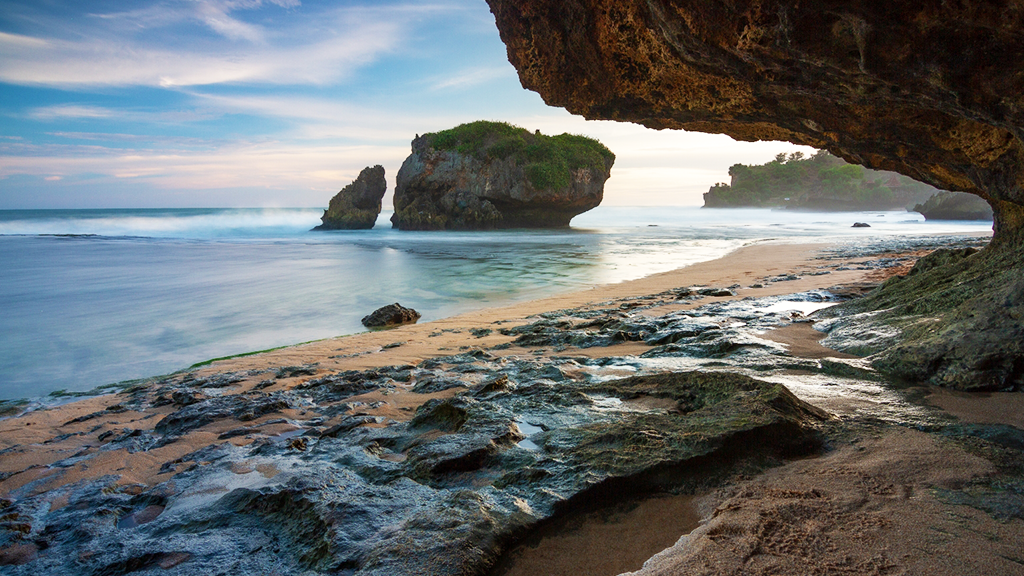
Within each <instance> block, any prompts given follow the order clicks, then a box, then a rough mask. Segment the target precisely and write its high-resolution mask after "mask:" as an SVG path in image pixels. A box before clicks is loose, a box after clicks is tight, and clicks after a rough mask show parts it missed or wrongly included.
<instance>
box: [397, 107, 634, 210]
mask: <svg viewBox="0 0 1024 576" xmlns="http://www.w3.org/2000/svg"><path fill="white" fill-rule="evenodd" d="M614 160H615V155H614V154H612V153H611V152H610V151H609V150H608V149H607V148H605V147H604V146H603V145H601V144H600V143H599V142H597V141H596V140H592V139H590V138H586V137H583V136H575V135H571V134H561V135H558V136H544V135H542V134H540V133H539V132H536V133H533V132H529V131H527V130H525V129H523V128H519V127H516V126H511V125H509V124H504V123H500V122H483V121H481V122H472V123H470V124H463V125H461V126H457V127H456V128H452V129H450V130H444V131H441V132H437V133H431V134H424V135H423V136H418V137H416V139H415V140H413V142H412V154H411V155H410V156H409V157H408V158H407V159H406V160H405V162H404V163H403V164H402V167H401V169H400V170H399V171H398V182H397V186H396V188H395V214H394V216H392V218H391V222H392V225H393V226H394V227H395V228H399V229H402V230H474V229H489V228H554V227H563V226H568V225H569V220H571V219H572V217H573V216H576V215H577V214H579V213H581V212H586V211H587V210H590V209H591V208H594V207H595V206H597V205H598V204H600V203H601V199H602V198H603V196H604V183H605V181H606V180H607V179H608V177H609V176H610V171H611V166H612V163H613V162H614Z"/></svg>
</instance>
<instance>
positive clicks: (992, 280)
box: [819, 242, 1024, 391]
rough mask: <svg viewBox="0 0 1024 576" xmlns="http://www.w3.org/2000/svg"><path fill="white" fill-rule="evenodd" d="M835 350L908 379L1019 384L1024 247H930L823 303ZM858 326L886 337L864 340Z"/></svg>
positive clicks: (996, 386) (991, 386) (1023, 362)
mask: <svg viewBox="0 0 1024 576" xmlns="http://www.w3.org/2000/svg"><path fill="white" fill-rule="evenodd" d="M819 315H824V316H833V317H835V320H832V321H830V322H828V323H826V325H827V327H828V329H829V331H830V335H829V337H828V338H827V339H826V340H825V341H823V343H824V344H825V345H827V346H829V347H831V348H835V349H837V350H844V351H849V352H853V353H860V354H874V359H873V365H874V366H875V368H878V369H879V370H882V371H883V372H886V373H888V374H890V375H893V376H896V377H898V378H902V379H905V380H909V381H917V382H921V381H925V382H929V383H931V384H936V385H939V386H947V387H951V388H956V389H961V390H974V391H983V390H1024V322H1022V320H1024V252H1022V251H1021V246H1020V243H1017V242H1010V243H1006V242H996V243H994V244H993V245H990V246H988V247H986V248H985V249H984V250H981V251H975V250H973V249H965V250H937V251H935V252H933V253H932V254H931V255H929V256H926V257H924V258H922V259H921V260H919V261H918V263H917V265H916V266H915V267H914V268H913V269H912V270H911V271H910V273H909V274H908V275H907V276H906V277H899V276H897V277H893V278H890V279H889V280H887V281H886V282H885V283H884V284H883V285H882V286H880V287H879V288H878V289H877V290H875V291H874V292H872V293H871V294H869V295H868V296H867V297H865V298H863V299H860V300H854V301H850V302H848V303H846V304H842V305H839V306H836V307H834V308H832V309H828V310H824V311H822V312H820V313H819ZM864 334H876V335H877V334H883V335H886V334H887V335H888V337H883V338H875V339H869V340H870V341H869V340H866V339H865V338H864V337H863V335H864Z"/></svg>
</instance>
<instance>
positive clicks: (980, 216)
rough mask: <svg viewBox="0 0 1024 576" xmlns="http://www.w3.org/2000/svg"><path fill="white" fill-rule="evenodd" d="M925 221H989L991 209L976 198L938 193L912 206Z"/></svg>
mask: <svg viewBox="0 0 1024 576" xmlns="http://www.w3.org/2000/svg"><path fill="white" fill-rule="evenodd" d="M914 212H920V213H921V215H922V216H924V219H925V220H991V219H992V207H991V206H989V205H988V203H986V202H985V201H984V200H982V199H980V198H978V197H977V196H972V195H969V194H960V193H957V192H939V193H938V194H936V195H934V196H932V197H931V198H929V199H928V200H926V201H925V202H924V203H923V204H918V205H917V206H914Z"/></svg>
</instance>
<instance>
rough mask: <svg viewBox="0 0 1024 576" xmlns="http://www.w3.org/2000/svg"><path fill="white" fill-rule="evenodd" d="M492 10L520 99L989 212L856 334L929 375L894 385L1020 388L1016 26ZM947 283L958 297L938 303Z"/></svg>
mask: <svg viewBox="0 0 1024 576" xmlns="http://www.w3.org/2000/svg"><path fill="white" fill-rule="evenodd" d="M488 3H489V4H490V7H491V11H492V12H493V13H494V15H495V21H496V23H497V26H498V30H499V32H500V34H501V38H502V40H503V41H504V42H505V45H506V47H507V49H508V58H509V61H510V62H511V63H512V64H513V65H514V66H515V67H516V69H517V70H518V71H519V77H520V80H521V81H522V83H523V85H524V86H525V87H526V88H529V89H531V90H535V91H537V92H539V93H540V94H541V96H542V97H543V98H544V100H545V102H547V103H548V104H550V105H554V106H561V107H564V108H566V109H567V110H569V111H570V112H572V113H574V114H580V115H582V116H584V117H586V118H590V119H610V120H618V121H627V122H636V123H639V124H643V125H645V126H649V127H651V128H658V129H663V128H671V129H685V130H696V131H701V132H712V133H722V134H728V135H729V136H732V137H733V138H736V139H738V140H750V141H754V140H787V141H790V142H794V143H798V144H805V145H809V146H814V147H816V148H820V149H826V150H828V151H829V152H831V153H833V154H835V155H836V156H839V157H841V158H843V159H844V160H847V161H848V162H852V163H856V164H863V165H865V166H868V167H871V168H877V169H883V170H891V171H894V172H899V173H901V174H905V175H907V176H910V177H912V178H914V179H916V180H919V181H921V182H925V183H927V184H930V185H932V186H935V187H937V188H940V189H945V190H954V191H962V192H970V193H972V194H976V195H978V196H980V197H981V198H983V199H985V200H986V201H988V203H989V204H991V205H992V207H993V219H994V226H993V228H994V232H995V234H994V237H993V241H992V243H991V244H990V246H989V247H988V248H987V249H986V250H984V251H983V252H982V253H981V254H979V255H977V256H976V257H972V258H969V259H965V260H964V261H963V262H962V263H960V264H957V265H955V266H954V267H951V268H949V269H947V270H945V271H942V270H932V271H931V272H929V274H928V275H934V278H933V280H935V282H933V283H931V284H927V283H924V282H920V283H915V284H914V286H915V290H916V291H907V290H905V289H901V290H899V291H897V292H894V293H892V294H890V295H888V296H885V297H884V298H883V299H884V300H886V301H888V302H889V303H890V304H895V306H893V307H891V308H889V309H887V310H886V311H884V312H881V313H879V314H875V315H873V316H871V317H870V318H864V317H861V318H860V320H859V321H861V322H871V323H873V324H875V325H877V326H878V327H879V329H880V330H890V331H891V330H896V331H897V332H899V333H900V334H901V335H902V336H901V339H900V342H901V343H902V344H901V345H900V346H898V347H894V348H892V349H887V350H879V351H878V356H877V359H878V362H879V363H878V365H879V366H886V367H896V366H910V365H911V364H914V363H916V364H919V365H920V366H923V368H921V369H915V370H913V371H900V369H897V373H898V374H907V375H909V374H913V375H914V377H915V378H918V379H924V380H928V381H930V382H933V383H935V384H940V385H946V386H953V387H964V386H971V385H972V384H971V383H972V382H976V381H985V382H987V383H988V386H990V387H994V388H998V389H1004V388H1010V389H1012V388H1021V387H1024V370H1022V369H1021V366H1024V353H1022V351H1021V348H1020V346H1018V345H1017V344H1015V343H1016V342H1020V341H1022V340H1024V321H1022V320H1021V319H1022V318H1024V300H1022V299H1021V298H1019V296H1018V295H1019V294H1020V293H1021V291H1020V285H1021V282H1022V280H1021V275H1022V274H1024V270H1022V264H1024V42H1022V41H1021V38H1022V37H1024V12H1022V11H1021V10H1018V9H1016V8H1015V7H1012V6H1011V5H1009V4H1006V3H999V2H973V1H967V2H956V3H951V2H939V1H937V0H936V1H929V2H917V3H892V2H889V3H886V2H869V1H864V0H856V1H852V2H802V3H793V2H781V1H768V2H728V3H723V2H715V1H712V0H697V1H693V2H681V1H677V0H667V1H661V2H646V1H640V0H626V1H624V2H615V3H610V4H609V3H604V2H597V1H596V0H572V1H570V2H561V1H557V2H556V1H554V0H515V1H513V0H488ZM951 277H956V278H957V279H958V281H960V282H961V284H960V285H958V288H956V289H955V297H949V295H948V294H944V293H942V292H941V290H939V289H938V288H936V287H937V286H947V285H948V284H947V283H946V282H945V281H944V280H945V279H947V278H951ZM889 288H890V287H883V288H882V290H883V291H886V290H889ZM923 301H928V302H930V303H931V304H929V305H928V306H927V307H926V308H927V310H928V316H927V318H923V317H921V316H920V315H919V313H918V312H916V310H918V309H921V308H920V304H921V302H923ZM839 310H840V311H841V310H842V309H841V308H840V309H839ZM915 318H916V320H917V323H916V324H915V321H914V320H915ZM922 322H923V323H926V324H927V329H924V328H922V327H921V326H922V324H921V323H922ZM934 334H940V335H941V336H940V341H941V345H938V344H937V343H936V341H935V339H934V337H933V336H930V335H934ZM949 349H953V350H957V351H958V353H957V358H958V359H957V360H956V361H955V363H956V364H957V365H956V366H949V365H948V363H949V362H950V357H949V356H948V355H947V351H948V350H949ZM943 366H945V367H947V368H948V369H946V368H942V369H940V367H943ZM908 370H909V369H908Z"/></svg>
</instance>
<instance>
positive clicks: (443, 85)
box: [431, 64, 516, 90]
mask: <svg viewBox="0 0 1024 576" xmlns="http://www.w3.org/2000/svg"><path fill="white" fill-rule="evenodd" d="M515 75H516V72H515V68H512V65H511V64H510V65H508V66H488V67H479V68H471V69H469V70H463V71H461V72H459V73H457V74H455V75H454V76H448V77H445V78H439V79H435V80H434V81H433V82H432V83H431V89H433V90H444V89H448V88H460V89H461V88H468V87H470V86H476V85H478V84H483V83H485V82H489V81H491V80H494V79H496V78H504V77H514V76H515Z"/></svg>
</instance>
